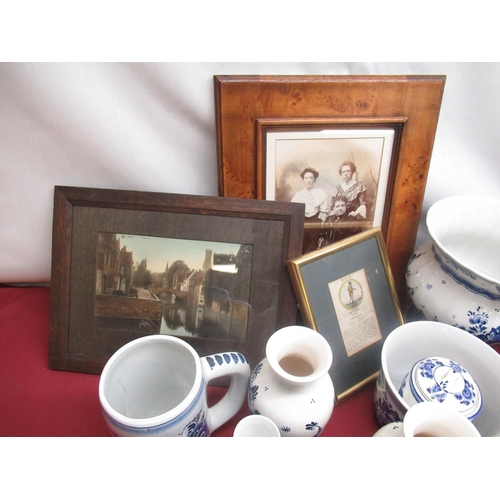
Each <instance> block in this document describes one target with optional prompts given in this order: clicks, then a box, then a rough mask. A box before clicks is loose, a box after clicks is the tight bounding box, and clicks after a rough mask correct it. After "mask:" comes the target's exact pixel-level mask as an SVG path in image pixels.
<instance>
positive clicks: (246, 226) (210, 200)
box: [49, 186, 304, 373]
mask: <svg viewBox="0 0 500 500" xmlns="http://www.w3.org/2000/svg"><path fill="white" fill-rule="evenodd" d="M303 224H304V216H303V210H302V208H301V207H300V206H299V205H296V204H292V203H282V202H277V201H276V202H273V201H262V200H260V201H259V200H239V199H229V198H221V197H210V196H194V195H181V194H167V193H153V192H139V191H121V190H108V189H91V188H78V187H68V186H56V188H55V192H54V226H53V247H52V276H51V331H50V349H49V366H50V368H52V369H59V370H69V371H79V372H87V373H100V372H101V371H102V369H103V367H104V365H105V363H106V362H107V360H108V359H109V357H110V356H111V355H112V354H113V353H114V352H115V351H116V350H117V349H119V348H120V347H121V346H123V345H124V344H126V343H127V342H130V341H132V340H134V339H136V338H139V337H142V336H145V335H153V334H159V335H174V336H176V337H179V338H182V339H183V340H185V341H186V342H188V343H189V344H191V345H192V346H193V347H194V348H195V349H196V351H197V352H198V354H199V355H200V356H206V355H208V354H214V353H217V352H224V351H238V352H241V353H242V354H243V355H244V356H245V357H246V358H247V359H248V361H249V363H250V364H251V365H252V366H254V365H255V364H257V363H258V362H259V361H260V360H261V359H262V358H263V357H264V356H265V345H266V342H267V338H268V337H269V336H270V335H272V334H273V333H274V332H275V331H276V330H278V329H279V328H282V327H284V326H288V325H293V324H295V323H296V317H297V302H296V298H295V294H294V290H293V286H292V283H291V280H290V275H289V273H288V270H287V264H286V263H287V261H288V260H289V259H290V258H293V257H297V256H298V255H300V247H301V244H302V243H301V242H302V228H303Z"/></svg>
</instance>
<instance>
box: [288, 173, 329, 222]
mask: <svg viewBox="0 0 500 500" xmlns="http://www.w3.org/2000/svg"><path fill="white" fill-rule="evenodd" d="M318 176H319V172H318V171H317V170H315V169H314V168H311V167H307V168H305V169H304V170H303V171H302V172H301V173H300V177H302V180H303V181H304V189H302V190H301V191H299V192H297V193H295V195H294V196H293V198H292V202H296V203H305V205H306V208H305V216H306V217H307V218H309V219H311V218H312V217H314V218H318V219H320V220H321V221H324V220H325V219H326V217H327V215H328V208H329V207H328V200H327V197H326V194H325V192H324V191H323V190H322V189H317V188H315V187H314V183H315V182H316V179H317V178H318Z"/></svg>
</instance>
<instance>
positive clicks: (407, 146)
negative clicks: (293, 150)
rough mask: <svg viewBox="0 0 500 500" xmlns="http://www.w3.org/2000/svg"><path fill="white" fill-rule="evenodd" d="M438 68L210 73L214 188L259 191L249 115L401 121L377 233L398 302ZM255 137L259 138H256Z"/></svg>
mask: <svg viewBox="0 0 500 500" xmlns="http://www.w3.org/2000/svg"><path fill="white" fill-rule="evenodd" d="M445 81H446V77H445V76H443V75H214V94H215V122H216V136H217V164H218V189H219V195H221V196H226V197H234V198H259V197H262V196H263V193H262V192H259V185H260V183H261V181H262V175H263V174H262V141H260V139H259V137H260V133H259V130H258V125H257V120H267V119H277V120H299V121H307V120H311V121H321V120H340V121H344V122H350V124H351V126H353V124H354V125H355V126H358V125H359V126H361V127H366V126H368V125H369V124H371V123H373V121H377V120H379V121H381V122H387V121H390V120H394V119H396V120H397V121H402V129H401V136H400V142H399V145H398V149H397V157H396V159H395V161H396V165H395V170H394V174H393V175H394V181H393V189H392V192H391V193H390V195H389V196H390V200H389V201H388V203H389V204H388V215H387V220H386V223H385V224H383V226H382V230H383V237H384V239H385V242H386V245H387V252H388V255H389V261H390V263H391V267H392V270H393V273H394V278H395V283H396V289H397V292H398V296H399V299H400V301H401V303H409V298H408V295H407V292H406V284H405V278H404V271H405V268H406V264H407V262H408V260H409V258H410V257H411V254H412V252H413V249H414V245H415V240H416V235H417V230H418V223H419V220H420V214H421V210H422V204H423V198H424V191H425V184H426V181H427V176H428V170H429V166H430V160H431V156H432V148H433V145H434V139H435V134H436V130H437V123H438V118H439V112H440V107H441V101H442V97H443V93H444V85H445ZM259 141H260V144H259Z"/></svg>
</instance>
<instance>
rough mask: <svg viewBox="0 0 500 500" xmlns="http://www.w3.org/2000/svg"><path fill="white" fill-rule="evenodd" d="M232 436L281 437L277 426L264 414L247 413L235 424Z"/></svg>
mask: <svg viewBox="0 0 500 500" xmlns="http://www.w3.org/2000/svg"><path fill="white" fill-rule="evenodd" d="M233 437H281V434H280V431H279V429H278V426H277V425H276V424H275V423H274V422H273V421H272V420H271V419H270V418H267V417H264V415H248V416H247V417H245V418H243V419H241V420H240V421H239V422H238V424H237V425H236V427H235V429H234V433H233Z"/></svg>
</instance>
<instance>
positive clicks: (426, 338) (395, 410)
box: [375, 321, 500, 437]
mask: <svg viewBox="0 0 500 500" xmlns="http://www.w3.org/2000/svg"><path fill="white" fill-rule="evenodd" d="M434 356H436V357H442V358H447V359H452V360H454V361H456V362H457V363H459V364H460V365H461V366H462V367H463V368H465V369H466V370H467V371H468V373H469V374H470V375H471V377H472V378H473V379H474V380H475V382H476V383H477V385H478V387H480V388H481V395H482V408H481V413H480V414H479V415H478V416H477V417H476V418H474V425H475V426H476V428H477V429H478V431H479V433H480V434H481V436H484V437H490V436H500V419H499V418H498V410H499V408H500V391H499V390H498V388H499V387H500V355H499V354H498V353H497V352H496V351H495V350H494V349H493V348H492V347H490V346H489V345H488V344H486V343H485V342H483V341H482V340H479V339H478V338H477V337H475V336H474V335H470V334H469V333H467V332H465V331H464V330H461V329H459V328H456V327H453V326H450V325H446V324H444V323H438V322H435V321H415V322H412V323H406V324H404V325H401V326H399V327H397V328H396V329H395V330H393V331H392V332H391V333H390V334H389V335H388V336H387V338H386V339H385V341H384V344H383V346H382V352H381V369H380V373H379V376H378V378H377V383H376V388H375V411H376V417H377V420H378V422H379V424H380V426H384V425H386V424H389V423H391V422H399V421H402V420H403V418H404V416H405V414H406V412H407V411H408V409H409V408H410V405H409V404H408V403H407V402H406V401H405V400H404V399H403V397H402V396H401V395H400V394H399V392H398V389H399V387H400V386H401V383H402V381H403V378H404V377H405V376H406V374H407V373H408V372H409V371H410V370H411V368H412V366H414V365H415V363H417V362H418V361H419V360H421V359H424V358H429V357H434Z"/></svg>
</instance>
